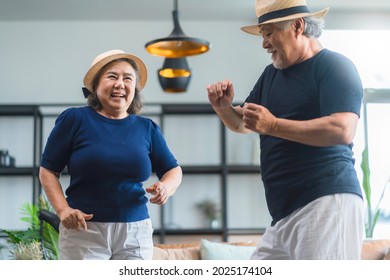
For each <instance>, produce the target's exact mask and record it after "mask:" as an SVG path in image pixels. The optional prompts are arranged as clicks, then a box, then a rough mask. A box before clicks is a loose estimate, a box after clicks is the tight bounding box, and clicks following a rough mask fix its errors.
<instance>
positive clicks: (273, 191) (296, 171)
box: [245, 49, 363, 224]
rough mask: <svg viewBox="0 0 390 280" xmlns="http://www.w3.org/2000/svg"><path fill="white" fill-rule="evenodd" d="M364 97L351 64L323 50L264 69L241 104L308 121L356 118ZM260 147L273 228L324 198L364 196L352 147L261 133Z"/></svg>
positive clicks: (342, 57)
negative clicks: (346, 114) (343, 115)
mask: <svg viewBox="0 0 390 280" xmlns="http://www.w3.org/2000/svg"><path fill="white" fill-rule="evenodd" d="M362 96H363V89H362V84H361V80H360V77H359V74H358V72H357V70H356V68H355V66H354V65H353V63H352V62H351V61H350V60H349V59H347V58H346V57H345V56H343V55H341V54H338V53H335V52H332V51H329V50H327V49H324V50H322V51H321V52H319V53H318V54H317V55H315V56H314V57H312V58H310V59H308V60H306V61H304V62H302V63H299V64H296V65H293V66H291V67H288V68H287V69H283V70H279V69H276V68H275V67H274V66H273V65H272V64H271V65H269V66H267V67H266V69H265V71H264V72H263V73H262V75H261V76H260V78H259V80H258V81H257V83H256V84H255V86H254V88H253V90H252V91H251V93H250V95H249V96H248V97H247V99H246V101H245V102H248V103H256V104H260V105H263V106H264V107H266V108H267V109H268V110H269V111H270V112H271V113H272V114H274V115H275V116H276V117H278V118H284V119H290V120H311V119H315V118H320V117H323V116H328V115H330V114H333V113H338V112H353V113H355V114H357V115H359V116H360V108H361V102H362ZM260 148H261V156H260V162H261V171H262V179H263V183H264V187H265V194H266V200H267V204H268V209H269V211H270V214H271V216H272V218H273V221H272V224H275V223H276V222H277V221H279V220H280V219H282V218H284V217H286V216H287V215H289V214H291V213H292V212H293V211H295V210H296V209H298V208H300V207H302V206H304V205H306V204H308V203H309V202H311V201H313V200H315V199H317V198H319V197H321V196H324V195H329V194H335V193H353V194H357V195H359V196H362V193H361V189H360V183H359V181H358V178H357V175H356V170H355V168H354V159H353V152H352V145H334V146H329V147H314V146H309V145H304V144H300V143H297V142H292V141H288V140H284V139H281V138H277V137H273V136H267V135H260Z"/></svg>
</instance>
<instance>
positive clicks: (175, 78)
mask: <svg viewBox="0 0 390 280" xmlns="http://www.w3.org/2000/svg"><path fill="white" fill-rule="evenodd" d="M157 73H158V79H159V81H160V85H161V87H162V88H163V90H164V91H165V92H170V93H180V92H185V91H187V87H188V85H189V83H190V80H191V71H190V69H189V67H188V63H187V59H186V58H185V57H182V58H166V59H165V61H164V65H163V67H162V68H161V69H159V70H158V72H157Z"/></svg>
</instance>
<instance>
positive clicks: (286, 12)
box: [258, 6, 310, 24]
mask: <svg viewBox="0 0 390 280" xmlns="http://www.w3.org/2000/svg"><path fill="white" fill-rule="evenodd" d="M300 13H310V11H309V9H308V8H307V6H296V7H291V8H286V9H283V10H278V11H274V12H269V13H267V14H264V15H262V16H260V17H259V18H258V23H259V24H261V23H262V22H266V21H268V20H271V19H275V18H282V17H286V16H289V15H293V14H300Z"/></svg>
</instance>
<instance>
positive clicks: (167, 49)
mask: <svg viewBox="0 0 390 280" xmlns="http://www.w3.org/2000/svg"><path fill="white" fill-rule="evenodd" d="M172 14H173V23H174V29H173V31H172V33H171V34H170V35H169V36H168V37H165V38H160V39H155V40H152V41H150V42H148V43H146V44H145V48H146V50H147V51H148V52H149V53H150V54H153V55H157V56H164V57H167V58H179V57H185V56H191V55H197V54H202V53H204V52H207V51H208V50H209V49H210V43H209V42H207V41H206V40H202V39H198V38H192V37H188V36H187V35H185V34H184V32H183V31H182V29H181V27H180V24H179V20H178V11H177V10H174V11H173V12H172Z"/></svg>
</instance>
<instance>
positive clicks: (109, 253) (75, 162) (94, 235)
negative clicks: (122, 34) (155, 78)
mask: <svg viewBox="0 0 390 280" xmlns="http://www.w3.org/2000/svg"><path fill="white" fill-rule="evenodd" d="M146 80H147V69H146V66H145V64H144V63H143V62H142V60H141V59H139V58H138V57H137V56H135V55H132V54H128V53H124V52H123V51H120V50H112V51H108V52H105V53H103V54H100V55H99V56H97V57H96V58H95V59H94V61H93V63H92V65H91V67H90V69H89V70H88V72H87V73H86V75H85V77H84V85H85V88H83V91H84V95H86V96H87V99H88V106H85V107H80V108H69V109H67V110H65V111H64V112H62V113H61V114H60V116H59V117H58V119H57V120H56V123H55V126H54V128H53V130H52V131H51V133H50V135H49V138H48V140H47V144H46V146H45V149H44V152H43V155H42V160H41V167H40V172H39V177H40V180H41V183H42V186H43V188H44V191H45V193H46V195H47V197H48V199H49V201H50V202H51V204H52V205H53V207H54V209H55V211H56V213H57V215H58V216H59V218H60V220H61V224H60V237H59V251H60V259H77V260H79V259H116V260H119V259H120V260H125V259H126V260H128V259H134V260H135V259H138V260H139V259H151V258H152V254H153V239H152V234H153V228H152V224H151V221H150V217H149V213H148V208H147V202H148V199H147V197H146V192H148V193H150V194H151V195H152V197H151V198H150V202H151V203H155V204H160V205H162V204H164V203H166V202H167V200H168V198H169V197H170V196H171V195H173V193H174V192H175V191H176V189H177V187H178V186H179V185H180V183H181V180H182V171H181V168H180V166H179V165H178V163H177V160H176V159H175V157H174V156H173V154H172V153H171V152H170V150H169V148H168V146H167V144H166V142H165V140H164V137H163V135H162V133H161V131H160V128H159V126H158V125H157V124H155V123H154V122H153V121H152V120H150V119H148V118H145V117H141V116H138V115H137V113H139V112H140V110H141V108H142V103H141V97H140V93H141V90H142V89H143V88H144V86H145V84H146ZM66 166H67V170H68V173H69V175H70V185H69V186H67V187H66V190H65V194H66V196H65V194H64V193H63V188H62V186H61V183H60V180H59V177H60V174H61V172H62V171H63V170H64V168H65V167H66ZM152 172H154V173H155V174H156V175H157V177H158V178H159V181H158V182H156V183H155V184H153V185H152V186H149V187H146V188H145V189H144V188H143V183H142V182H144V181H146V180H147V179H148V178H149V177H150V175H151V174H152Z"/></svg>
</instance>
